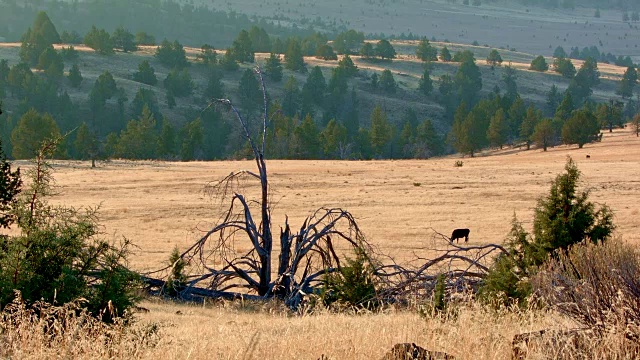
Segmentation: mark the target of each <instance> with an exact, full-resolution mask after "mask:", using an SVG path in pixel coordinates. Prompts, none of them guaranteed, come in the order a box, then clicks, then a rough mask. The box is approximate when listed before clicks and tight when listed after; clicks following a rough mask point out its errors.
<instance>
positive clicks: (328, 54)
mask: <svg viewBox="0 0 640 360" xmlns="http://www.w3.org/2000/svg"><path fill="white" fill-rule="evenodd" d="M315 56H316V58H318V59H322V60H325V61H329V60H338V55H337V54H336V52H335V51H333V48H332V47H331V46H329V45H328V44H323V45H321V46H320V47H318V49H317V50H316V53H315Z"/></svg>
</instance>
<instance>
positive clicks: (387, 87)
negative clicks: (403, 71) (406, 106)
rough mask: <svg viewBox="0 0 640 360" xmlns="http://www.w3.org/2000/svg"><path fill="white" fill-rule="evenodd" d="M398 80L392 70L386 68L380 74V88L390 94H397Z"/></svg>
mask: <svg viewBox="0 0 640 360" xmlns="http://www.w3.org/2000/svg"><path fill="white" fill-rule="evenodd" d="M397 86H398V85H397V84H396V80H395V79H394V78H393V74H392V73H391V71H390V70H388V69H385V70H384V71H383V72H382V75H380V88H381V89H382V91H384V92H386V93H388V94H395V93H396V88H397Z"/></svg>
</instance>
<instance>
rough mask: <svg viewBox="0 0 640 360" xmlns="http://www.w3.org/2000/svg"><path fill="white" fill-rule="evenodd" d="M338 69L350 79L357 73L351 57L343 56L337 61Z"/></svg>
mask: <svg viewBox="0 0 640 360" xmlns="http://www.w3.org/2000/svg"><path fill="white" fill-rule="evenodd" d="M338 67H339V68H342V69H344V71H345V74H347V76H349V77H351V76H354V75H356V74H357V73H358V67H357V66H356V65H355V64H354V63H353V60H352V59H351V56H349V55H345V56H343V57H342V59H341V60H340V61H338Z"/></svg>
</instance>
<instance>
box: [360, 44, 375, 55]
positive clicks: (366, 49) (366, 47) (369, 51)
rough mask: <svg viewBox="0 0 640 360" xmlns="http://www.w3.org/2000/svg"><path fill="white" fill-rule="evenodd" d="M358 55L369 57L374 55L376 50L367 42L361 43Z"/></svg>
mask: <svg viewBox="0 0 640 360" xmlns="http://www.w3.org/2000/svg"><path fill="white" fill-rule="evenodd" d="M360 56H362V57H363V58H364V59H371V58H373V57H374V56H376V51H375V49H374V48H373V45H371V43H369V42H366V43H364V44H362V47H361V48H360Z"/></svg>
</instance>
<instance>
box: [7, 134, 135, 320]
mask: <svg viewBox="0 0 640 360" xmlns="http://www.w3.org/2000/svg"><path fill="white" fill-rule="evenodd" d="M55 147H56V142H50V143H45V145H43V147H42V149H41V150H40V151H39V153H38V156H37V158H36V161H35V163H34V166H33V168H32V169H31V170H29V171H28V173H27V174H28V176H29V177H30V178H31V181H30V185H29V186H28V187H27V188H26V189H25V190H23V192H22V193H21V195H20V196H19V197H18V199H17V202H16V205H15V207H14V209H13V212H14V214H15V218H16V219H17V221H16V225H17V227H18V228H19V232H18V233H19V235H15V236H3V237H1V238H0V249H2V251H1V252H0V309H3V308H4V307H5V306H7V305H8V304H10V303H11V302H12V301H13V300H14V297H15V290H19V291H20V293H21V294H22V298H23V300H24V301H25V303H26V304H27V305H33V304H35V303H36V302H38V301H45V302H48V303H51V304H64V303H69V302H72V301H75V300H77V299H80V298H82V299H85V300H86V301H84V302H83V304H84V306H85V308H86V309H87V310H89V311H90V312H91V313H92V314H93V315H94V316H96V317H98V318H100V319H102V320H103V321H107V322H111V321H113V319H114V318H115V317H118V316H120V315H123V314H124V312H125V310H127V309H128V308H130V307H131V306H133V305H134V303H135V301H136V300H137V295H136V291H137V286H136V285H137V281H136V280H137V276H136V274H134V273H133V272H131V271H129V270H128V269H127V268H126V267H125V265H124V264H125V263H126V260H127V257H128V255H129V251H128V249H129V246H130V244H129V242H128V241H126V240H125V241H124V242H123V243H122V244H120V245H119V246H115V245H113V244H110V243H108V242H107V241H105V240H102V239H100V237H99V225H98V222H97V209H76V208H69V207H64V206H52V205H50V204H49V203H48V202H47V198H48V196H50V195H52V181H53V177H52V174H51V166H50V165H49V163H48V162H47V160H46V158H47V157H49V156H51V154H52V152H53V151H54V150H55ZM2 190H3V191H4V189H2Z"/></svg>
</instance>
